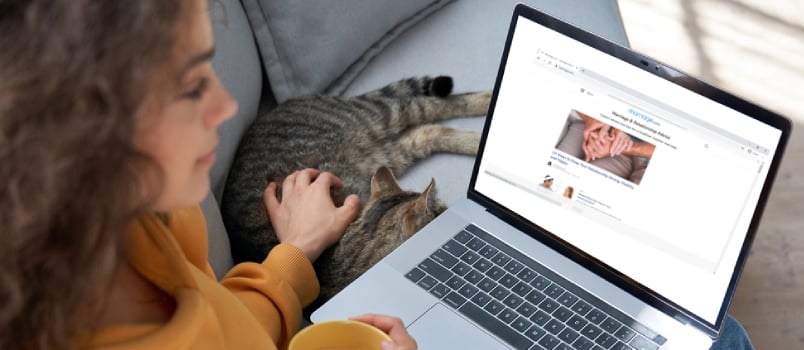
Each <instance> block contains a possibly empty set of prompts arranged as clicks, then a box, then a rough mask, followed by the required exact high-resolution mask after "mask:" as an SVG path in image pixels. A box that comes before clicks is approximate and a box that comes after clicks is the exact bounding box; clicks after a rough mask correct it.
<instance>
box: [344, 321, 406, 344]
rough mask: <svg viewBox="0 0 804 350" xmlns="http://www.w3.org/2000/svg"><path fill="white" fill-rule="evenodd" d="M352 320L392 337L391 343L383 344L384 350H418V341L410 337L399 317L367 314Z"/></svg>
mask: <svg viewBox="0 0 804 350" xmlns="http://www.w3.org/2000/svg"><path fill="white" fill-rule="evenodd" d="M349 319H350V320H354V321H360V322H363V323H368V324H370V325H372V326H374V327H377V328H379V329H380V330H382V331H383V332H385V333H387V334H388V336H390V337H391V341H390V342H388V341H386V342H383V343H382V350H416V349H418V346H417V345H416V340H415V339H413V337H411V336H410V333H408V330H407V329H405V325H404V324H402V320H400V319H399V318H398V317H392V316H384V315H375V314H366V315H360V316H354V317H349Z"/></svg>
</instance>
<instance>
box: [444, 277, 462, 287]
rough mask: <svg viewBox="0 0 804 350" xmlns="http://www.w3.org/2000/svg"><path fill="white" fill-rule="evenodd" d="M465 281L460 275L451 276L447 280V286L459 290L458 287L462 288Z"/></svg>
mask: <svg viewBox="0 0 804 350" xmlns="http://www.w3.org/2000/svg"><path fill="white" fill-rule="evenodd" d="M464 283H465V282H464V281H463V279H461V278H460V277H458V276H452V278H450V279H449V280H448V281H447V283H446V285H447V287H449V288H450V289H452V290H458V289H460V288H461V287H463V285H464Z"/></svg>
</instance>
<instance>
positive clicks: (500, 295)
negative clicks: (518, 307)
mask: <svg viewBox="0 0 804 350" xmlns="http://www.w3.org/2000/svg"><path fill="white" fill-rule="evenodd" d="M490 294H491V296H493V297H494V299H497V300H500V301H502V300H505V298H506V297H507V296H508V294H511V292H509V291H508V290H507V289H505V288H504V287H503V286H497V287H496V288H494V290H492V291H491V293H490Z"/></svg>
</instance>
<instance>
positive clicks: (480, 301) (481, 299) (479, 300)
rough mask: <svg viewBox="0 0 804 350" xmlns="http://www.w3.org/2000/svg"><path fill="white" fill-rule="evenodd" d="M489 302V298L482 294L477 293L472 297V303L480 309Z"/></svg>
mask: <svg viewBox="0 0 804 350" xmlns="http://www.w3.org/2000/svg"><path fill="white" fill-rule="evenodd" d="M489 301H491V297H490V296H489V295H488V294H486V293H483V292H478V293H477V294H475V296H474V297H472V302H473V303H475V304H476V305H477V306H480V307H484V306H486V304H487V303H488V302H489Z"/></svg>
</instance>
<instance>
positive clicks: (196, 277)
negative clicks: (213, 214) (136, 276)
mask: <svg viewBox="0 0 804 350" xmlns="http://www.w3.org/2000/svg"><path fill="white" fill-rule="evenodd" d="M168 222H169V226H165V225H164V224H163V222H162V221H161V220H159V219H158V218H157V217H156V216H153V215H147V216H144V217H142V218H140V219H139V220H137V222H136V223H135V224H134V225H133V227H132V228H131V229H130V231H129V232H128V236H127V241H126V247H127V249H128V254H129V260H130V262H131V263H132V265H133V266H134V268H135V269H137V270H138V271H139V272H140V273H141V274H142V275H143V276H145V277H146V278H147V279H148V280H150V281H151V282H153V283H154V284H155V285H156V286H158V287H159V288H161V289H162V290H164V291H165V292H167V293H168V294H170V295H172V296H173V298H175V300H176V311H175V313H174V314H173V316H172V317H171V319H170V320H169V321H168V322H167V323H164V324H131V325H121V326H114V327H110V328H107V329H104V330H102V331H100V332H98V333H96V334H93V335H92V342H91V347H92V348H93V349H121V350H122V349H132V350H133V349H276V348H285V347H287V343H288V341H289V340H290V338H291V336H293V335H294V334H295V333H296V331H297V330H298V327H299V324H300V321H301V310H302V307H304V306H306V305H308V304H309V303H311V302H312V301H313V300H314V299H315V298H316V297H317V296H318V292H319V289H318V288H319V286H318V279H317V278H316V276H315V271H314V270H313V267H312V264H311V263H310V261H309V260H308V259H307V257H306V256H305V255H304V254H303V253H302V252H301V251H300V250H299V249H297V248H296V247H293V246H290V245H283V244H280V245H278V246H276V247H275V248H274V249H273V250H271V252H270V254H269V255H268V257H267V258H266V259H265V261H263V263H262V264H257V263H243V264H239V265H237V266H235V267H234V268H233V269H232V270H231V271H229V273H228V274H226V276H225V277H224V278H223V280H222V281H220V282H218V281H217V279H216V278H215V275H214V273H213V272H212V269H211V268H210V266H209V262H208V260H207V228H206V222H205V221H204V217H203V214H202V213H201V209H200V208H199V207H193V208H189V209H185V210H181V211H178V212H176V213H173V214H171V215H170V219H169V220H168Z"/></svg>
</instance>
